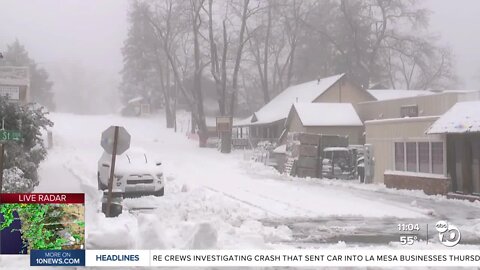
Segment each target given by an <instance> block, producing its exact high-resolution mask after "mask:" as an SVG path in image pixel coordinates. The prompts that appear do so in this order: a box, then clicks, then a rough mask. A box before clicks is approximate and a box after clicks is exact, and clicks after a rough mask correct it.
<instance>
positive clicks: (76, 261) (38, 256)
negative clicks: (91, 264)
mask: <svg viewBox="0 0 480 270" xmlns="http://www.w3.org/2000/svg"><path fill="white" fill-rule="evenodd" d="M30 266H85V250H31V251H30Z"/></svg>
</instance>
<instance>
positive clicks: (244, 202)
mask: <svg viewBox="0 0 480 270" xmlns="http://www.w3.org/2000/svg"><path fill="white" fill-rule="evenodd" d="M203 187H204V188H206V189H208V190H210V191H213V192H215V193H220V194H222V195H223V196H225V197H228V198H230V199H233V200H235V201H238V202H241V203H243V204H246V205H248V206H250V207H254V208H257V209H260V210H262V211H264V212H266V213H268V214H271V215H274V216H278V217H281V216H282V215H281V214H278V213H275V212H273V211H271V210H267V209H265V208H263V207H261V206H259V205H256V204H253V203H251V202H248V201H245V200H242V199H240V198H237V197H235V196H233V195H231V194H228V193H225V192H223V191H220V190H217V189H215V188H212V187H209V186H203Z"/></svg>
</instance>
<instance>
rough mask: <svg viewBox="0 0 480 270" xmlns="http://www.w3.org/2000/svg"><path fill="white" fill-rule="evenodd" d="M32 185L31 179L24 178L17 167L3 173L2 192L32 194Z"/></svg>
mask: <svg viewBox="0 0 480 270" xmlns="http://www.w3.org/2000/svg"><path fill="white" fill-rule="evenodd" d="M34 186H35V185H34V183H33V181H32V180H31V179H28V178H25V177H24V173H23V172H22V170H20V169H19V168H17V167H13V168H9V169H6V170H4V171H3V192H7V193H20V192H32V191H33V187H34Z"/></svg>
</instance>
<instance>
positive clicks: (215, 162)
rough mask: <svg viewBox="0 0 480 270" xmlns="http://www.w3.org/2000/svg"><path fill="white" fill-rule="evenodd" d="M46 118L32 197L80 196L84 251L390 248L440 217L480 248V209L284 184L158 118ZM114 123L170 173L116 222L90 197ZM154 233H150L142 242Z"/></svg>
mask: <svg viewBox="0 0 480 270" xmlns="http://www.w3.org/2000/svg"><path fill="white" fill-rule="evenodd" d="M52 119H53V121H54V122H55V126H54V128H53V134H54V141H55V147H54V150H53V151H52V152H50V156H49V158H48V160H47V161H46V162H44V164H42V168H41V171H40V173H41V181H42V182H41V184H40V186H39V187H38V188H37V191H50V192H60V191H68V192H85V193H86V194H87V199H88V201H89V203H88V204H87V210H86V211H87V247H94V248H162V247H173V248H189V247H198V246H196V245H199V244H198V243H200V245H207V246H208V245H210V246H209V247H215V248H243V247H245V248H262V247H265V246H272V245H288V246H303V245H304V244H305V243H307V244H308V245H311V244H325V243H329V244H336V243H338V242H339V241H341V242H342V241H343V242H346V243H347V244H350V243H352V244H359V243H360V244H362V243H363V244H375V243H377V242H380V243H382V244H388V243H389V242H391V241H397V242H398V240H396V239H397V238H398V231H395V230H396V228H397V224H398V223H399V222H414V223H421V224H430V226H433V225H434V224H435V222H436V221H438V220H439V219H452V220H455V221H456V222H457V223H460V224H459V225H464V227H465V228H466V230H468V232H466V233H465V235H466V236H467V237H466V238H465V239H469V241H467V243H471V244H477V243H480V239H479V238H480V236H479V235H478V234H477V233H476V230H477V229H479V228H477V227H476V226H477V225H476V224H478V223H480V222H479V220H478V217H479V216H480V208H479V204H478V203H477V204H473V203H466V202H456V201H450V200H445V199H443V198H440V199H439V198H435V197H432V198H430V197H428V196H420V195H419V196H417V197H415V196H410V195H409V194H408V193H405V192H397V193H395V192H391V191H385V190H383V189H381V188H380V189H378V188H368V187H367V188H366V187H365V186H360V185H358V184H354V183H340V184H338V182H335V181H333V182H332V181H324V182H322V181H305V180H300V179H294V178H290V177H286V176H283V175H280V174H279V173H277V172H276V171H274V170H273V169H271V168H268V167H265V166H263V165H261V164H257V163H253V162H250V161H246V160H244V158H243V155H244V153H243V151H237V152H235V153H233V154H231V155H224V154H221V153H219V152H217V151H216V150H215V149H200V148H198V147H197V146H196V142H194V141H189V140H187V139H186V137H185V136H183V135H182V134H181V133H174V132H173V131H172V130H166V129H164V128H163V126H164V124H163V119H161V118H153V117H152V118H144V119H137V118H121V117H118V116H78V115H68V114H53V115H52ZM114 124H118V125H122V126H125V128H126V129H127V130H128V131H129V132H130V133H131V135H132V143H131V145H132V146H135V147H143V148H145V149H148V150H149V151H151V152H152V153H154V154H155V155H157V156H158V157H159V158H160V159H161V160H162V162H163V164H164V169H165V175H166V176H167V185H166V193H165V196H164V197H161V198H156V197H153V196H149V197H142V198H136V199H126V200H125V201H124V206H125V207H126V208H128V209H136V210H138V209H142V211H132V212H126V213H125V214H123V215H122V216H120V217H119V218H118V219H116V221H115V222H114V221H112V219H105V218H104V217H103V216H102V214H100V213H98V212H99V207H100V204H99V200H100V192H98V191H97V190H96V171H97V168H96V166H97V164H96V163H97V160H98V158H99V156H100V154H101V153H102V149H101V147H100V134H101V132H102V131H103V130H104V129H106V128H107V127H108V126H110V125H114ZM415 194H417V193H415ZM453 215H454V216H453ZM165 216H168V217H169V218H168V219H164V217H165ZM455 221H453V222H455ZM119 222H120V223H121V225H119ZM205 224H206V225H205ZM205 226H206V227H205ZM105 227H109V230H108V232H107V231H106V230H105V229H104V228H105ZM205 228H207V229H206V230H207V231H208V232H210V234H209V233H205ZM431 228H433V227H431ZM151 230H154V231H156V232H157V234H156V236H153V237H151V238H144V237H142V235H143V234H146V233H148V232H149V231H151ZM125 233H127V234H130V236H129V237H126V238H124V239H123V240H124V241H121V242H119V241H118V240H114V239H115V238H116V237H117V238H118V235H121V234H125ZM139 235H140V238H139V237H138V236H139ZM355 235H356V236H355ZM375 235H377V237H376V238H375ZM380 235H383V238H382V237H381V236H380ZM432 237H433V235H432ZM432 237H429V238H432ZM199 239H200V240H199ZM379 239H380V240H379ZM201 243H203V244H201Z"/></svg>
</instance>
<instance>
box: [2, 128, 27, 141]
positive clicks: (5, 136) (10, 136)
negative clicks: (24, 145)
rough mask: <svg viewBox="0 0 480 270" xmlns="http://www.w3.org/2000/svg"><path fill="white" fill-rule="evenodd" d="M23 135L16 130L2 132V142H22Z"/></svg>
mask: <svg viewBox="0 0 480 270" xmlns="http://www.w3.org/2000/svg"><path fill="white" fill-rule="evenodd" d="M21 138H22V134H21V133H20V131H15V130H0V141H20V139H21Z"/></svg>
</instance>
